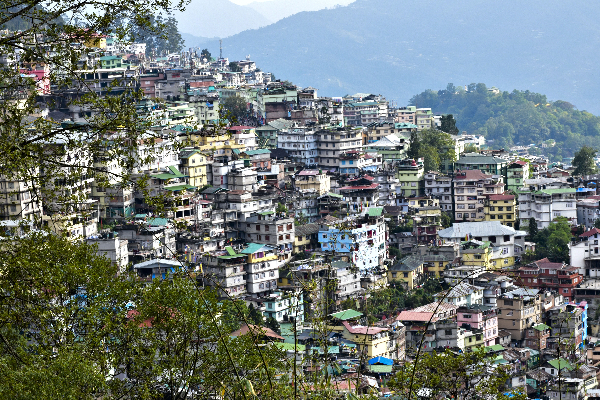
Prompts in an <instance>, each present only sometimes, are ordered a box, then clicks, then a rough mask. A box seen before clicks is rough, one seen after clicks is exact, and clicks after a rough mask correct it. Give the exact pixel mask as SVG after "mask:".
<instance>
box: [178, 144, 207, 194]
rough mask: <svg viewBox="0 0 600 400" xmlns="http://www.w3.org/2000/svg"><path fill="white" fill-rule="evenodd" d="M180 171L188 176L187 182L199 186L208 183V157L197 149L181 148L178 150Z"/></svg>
mask: <svg viewBox="0 0 600 400" xmlns="http://www.w3.org/2000/svg"><path fill="white" fill-rule="evenodd" d="M179 159H180V160H181V171H182V172H183V173H184V174H185V175H187V176H189V184H190V185H192V186H195V187H197V188H201V187H203V186H206V185H207V184H208V180H207V174H206V168H207V164H208V159H207V158H206V155H204V154H203V153H202V152H201V151H200V150H198V149H183V150H181V151H180V152H179Z"/></svg>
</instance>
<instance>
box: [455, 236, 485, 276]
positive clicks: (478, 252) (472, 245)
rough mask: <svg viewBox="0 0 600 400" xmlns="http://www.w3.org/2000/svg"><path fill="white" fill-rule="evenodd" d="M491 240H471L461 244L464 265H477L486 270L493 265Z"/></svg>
mask: <svg viewBox="0 0 600 400" xmlns="http://www.w3.org/2000/svg"><path fill="white" fill-rule="evenodd" d="M490 244H491V243H490V242H480V241H478V240H471V241H468V242H465V243H463V244H462V245H461V250H460V255H461V257H462V263H463V264H464V265H477V266H481V267H484V268H485V269H486V270H489V269H491V266H492V262H491V260H492V252H491V247H490Z"/></svg>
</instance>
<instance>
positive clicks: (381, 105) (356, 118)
mask: <svg viewBox="0 0 600 400" xmlns="http://www.w3.org/2000/svg"><path fill="white" fill-rule="evenodd" d="M387 118H388V102H387V101H386V100H385V99H380V100H370V101H369V100H367V101H359V102H348V103H344V121H345V123H346V125H352V126H367V125H368V124H370V123H372V122H383V121H385V120H387Z"/></svg>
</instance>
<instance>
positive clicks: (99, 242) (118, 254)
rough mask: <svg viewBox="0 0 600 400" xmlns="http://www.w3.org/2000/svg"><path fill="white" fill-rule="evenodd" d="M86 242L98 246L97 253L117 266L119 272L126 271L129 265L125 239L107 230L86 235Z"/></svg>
mask: <svg viewBox="0 0 600 400" xmlns="http://www.w3.org/2000/svg"><path fill="white" fill-rule="evenodd" d="M86 242H87V243H88V244H92V245H96V246H98V248H97V250H96V251H97V253H98V254H101V255H103V256H105V257H106V258H108V259H109V260H110V261H111V262H112V263H113V264H114V265H115V266H117V268H118V271H119V273H122V272H125V271H126V269H127V266H128V265H129V251H128V248H127V240H122V239H119V236H118V235H115V233H114V232H109V233H101V234H100V235H94V236H91V237H88V238H86Z"/></svg>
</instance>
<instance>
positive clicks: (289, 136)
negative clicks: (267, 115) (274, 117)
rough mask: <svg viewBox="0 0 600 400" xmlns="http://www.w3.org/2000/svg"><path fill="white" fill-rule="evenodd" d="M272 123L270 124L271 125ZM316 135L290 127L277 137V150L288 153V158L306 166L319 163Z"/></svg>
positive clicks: (303, 128) (308, 130)
mask: <svg viewBox="0 0 600 400" xmlns="http://www.w3.org/2000/svg"><path fill="white" fill-rule="evenodd" d="M274 122H275V121H274ZM274 122H271V124H273V123H274ZM317 137H318V136H317V135H316V134H315V132H314V130H312V129H309V128H306V127H292V128H289V129H287V130H286V131H282V132H280V133H279V135H278V136H277V148H279V149H283V150H285V151H287V152H288V154H289V156H290V158H291V159H292V160H294V161H296V162H301V163H304V164H305V165H307V166H315V165H317V164H318V163H319V154H318V153H317Z"/></svg>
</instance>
